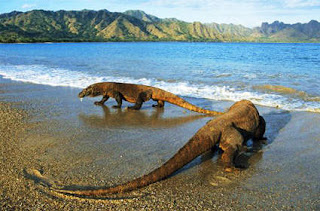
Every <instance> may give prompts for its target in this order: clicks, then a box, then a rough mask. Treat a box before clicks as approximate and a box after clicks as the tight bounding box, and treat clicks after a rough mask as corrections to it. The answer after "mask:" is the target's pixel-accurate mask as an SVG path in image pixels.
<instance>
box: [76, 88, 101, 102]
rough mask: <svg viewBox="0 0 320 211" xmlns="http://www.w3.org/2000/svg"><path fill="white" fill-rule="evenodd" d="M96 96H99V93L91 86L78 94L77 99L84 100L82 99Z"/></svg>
mask: <svg viewBox="0 0 320 211" xmlns="http://www.w3.org/2000/svg"><path fill="white" fill-rule="evenodd" d="M98 95H101V94H100V92H99V91H98V90H97V89H96V88H95V87H94V86H92V85H90V86H88V87H87V88H84V89H83V90H82V91H81V92H80V93H79V94H78V97H79V98H80V99H81V98H84V97H87V96H89V97H96V96H98Z"/></svg>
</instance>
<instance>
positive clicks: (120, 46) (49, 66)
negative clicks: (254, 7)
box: [0, 42, 320, 112]
mask: <svg viewBox="0 0 320 211" xmlns="http://www.w3.org/2000/svg"><path fill="white" fill-rule="evenodd" d="M319 55H320V45H319V44H248V43H148V42H146V43H47V44H2V45H0V75H2V76H4V77H5V78H9V79H12V80H19V81H27V82H32V83H37V84H45V85H51V86H70V87H77V88H83V87H85V86H87V85H89V84H92V83H95V82H101V81H117V82H128V83H138V84H145V85H152V86H156V87H159V88H163V89H165V90H168V91H170V92H173V93H175V94H178V95H181V96H184V97H193V98H198V99H200V100H201V99H209V100H213V101H215V100H218V101H221V100H226V101H238V100H241V99H249V100H251V101H253V102H254V103H255V104H259V105H264V106H270V107H277V108H283V109H287V110H302V111H312V112H319V111H320V110H319V108H320V102H319V96H320V85H319V81H320V57H319Z"/></svg>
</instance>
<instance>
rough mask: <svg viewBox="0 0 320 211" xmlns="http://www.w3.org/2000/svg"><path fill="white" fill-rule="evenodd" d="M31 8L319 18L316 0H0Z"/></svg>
mask: <svg viewBox="0 0 320 211" xmlns="http://www.w3.org/2000/svg"><path fill="white" fill-rule="evenodd" d="M33 9H43V10H53V11H57V10H82V9H92V10H100V9H107V10H109V11H111V12H124V11H126V10H136V9H139V10H143V11H145V12H146V13H148V14H151V15H155V16H157V17H159V18H177V19H179V20H183V21H187V22H194V21H200V22H202V23H212V22H215V23H228V24H229V23H233V24H241V25H243V26H247V27H255V26H260V25H261V23H262V22H269V23H272V22H273V21H276V20H279V21H282V22H285V23H297V22H300V23H307V22H309V21H310V20H317V21H320V0H0V13H7V12H11V11H14V10H16V11H23V12H25V11H29V10H33Z"/></svg>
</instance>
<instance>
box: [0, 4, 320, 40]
mask: <svg viewBox="0 0 320 211" xmlns="http://www.w3.org/2000/svg"><path fill="white" fill-rule="evenodd" d="M83 41H86V42H92V41H98V42H99V41H210V42H320V23H319V22H317V21H310V22H309V23H307V24H300V23H298V24H292V25H290V24H284V23H281V22H278V21H276V22H274V23H272V24H268V23H263V24H262V25H261V27H257V28H254V29H251V28H247V27H244V26H241V25H234V24H217V23H210V24H203V23H200V22H193V23H188V22H184V21H180V20H177V19H160V18H158V17H155V16H153V15H149V14H146V13H145V12H143V11H140V10H129V11H126V12H124V13H118V12H109V11H108V10H99V11H92V10H82V11H64V10H60V11H56V12H53V11H45V10H33V11H29V12H16V11H14V12H11V13H6V14H1V15H0V42H3V43H9V42H83Z"/></svg>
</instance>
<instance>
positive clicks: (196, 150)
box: [52, 100, 266, 197]
mask: <svg viewBox="0 0 320 211" xmlns="http://www.w3.org/2000/svg"><path fill="white" fill-rule="evenodd" d="M265 127H266V123H265V121H264V119H263V117H262V116H259V113H258V110H257V109H256V107H255V106H254V105H253V103H251V102H250V101H247V100H242V101H239V102H236V103H235V104H234V105H232V106H231V107H230V109H229V111H228V112H226V113H225V114H223V115H221V116H219V117H217V118H216V119H213V120H210V121H209V122H208V123H207V124H206V125H205V126H203V127H202V128H201V129H200V130H198V132H197V133H196V134H195V135H194V136H193V137H192V138H191V139H190V140H189V141H188V142H187V143H186V144H185V145H184V146H183V147H182V148H181V149H180V150H179V151H178V152H177V153H176V154H175V155H174V156H173V157H172V158H171V159H169V160H168V161H167V162H166V163H164V164H163V165H162V166H161V167H159V168H157V169H155V170H154V171H152V172H151V173H149V174H147V175H144V176H142V177H139V178H137V179H134V180H132V181H129V182H127V183H124V184H121V185H117V186H113V187H101V188H99V187H97V188H94V189H85V190H74V189H73V190H71V188H67V187H66V186H65V187H63V188H61V189H58V188H57V189H54V188H53V187H52V190H53V191H55V192H58V193H63V194H68V195H74V196H78V197H85V196H103V195H108V194H115V193H122V192H127V191H131V190H134V189H137V188H141V187H144V186H147V185H149V184H151V183H155V182H157V181H160V180H163V179H165V178H167V177H169V176H170V175H171V174H173V173H174V172H176V171H177V170H179V169H181V168H182V167H183V166H185V165H186V164H188V163H189V162H191V161H192V160H194V159H195V158H196V157H198V156H199V155H201V154H203V153H204V152H206V151H209V150H210V149H212V148H213V147H214V146H216V145H217V144H219V147H220V148H221V149H222V150H223V154H222V157H221V159H222V162H223V163H224V165H225V168H226V171H230V170H232V169H233V168H234V164H235V163H237V161H236V160H237V158H238V157H241V156H240V155H241V154H240V153H241V152H242V151H244V150H245V148H246V147H245V143H246V141H247V140H249V139H252V140H253V143H259V142H260V141H261V140H263V139H264V138H263V135H264V132H265ZM236 167H242V166H236Z"/></svg>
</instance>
